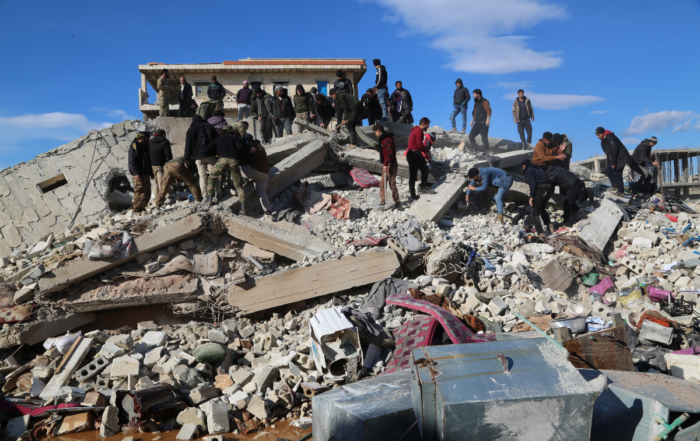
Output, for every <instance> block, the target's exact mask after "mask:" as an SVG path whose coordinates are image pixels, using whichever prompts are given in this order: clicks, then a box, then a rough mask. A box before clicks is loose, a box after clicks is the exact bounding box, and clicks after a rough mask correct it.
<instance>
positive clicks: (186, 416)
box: [176, 407, 207, 432]
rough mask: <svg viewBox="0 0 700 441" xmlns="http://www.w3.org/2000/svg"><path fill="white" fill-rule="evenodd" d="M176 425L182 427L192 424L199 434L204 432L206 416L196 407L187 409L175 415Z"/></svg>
mask: <svg viewBox="0 0 700 441" xmlns="http://www.w3.org/2000/svg"><path fill="white" fill-rule="evenodd" d="M176 420H177V423H178V424H180V425H182V426H184V425H185V424H194V425H195V426H197V427H198V428H199V430H200V432H206V430H207V422H206V415H204V412H202V411H201V410H200V409H198V408H196V407H188V408H187V409H185V410H183V411H182V412H180V413H179V414H178V415H177V419H176Z"/></svg>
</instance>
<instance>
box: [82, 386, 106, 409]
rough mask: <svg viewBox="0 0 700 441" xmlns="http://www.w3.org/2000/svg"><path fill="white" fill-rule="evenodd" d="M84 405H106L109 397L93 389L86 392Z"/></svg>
mask: <svg viewBox="0 0 700 441" xmlns="http://www.w3.org/2000/svg"><path fill="white" fill-rule="evenodd" d="M82 405H83V406H89V407H105V406H106V405H107V398H106V397H105V396H104V395H102V394H101V393H99V392H97V391H94V390H93V391H90V392H88V393H87V394H85V400H84V401H83V402H82Z"/></svg>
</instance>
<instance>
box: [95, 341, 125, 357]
mask: <svg viewBox="0 0 700 441" xmlns="http://www.w3.org/2000/svg"><path fill="white" fill-rule="evenodd" d="M129 338H131V337H129ZM125 353H126V350H124V348H120V347H119V346H117V345H115V344H114V343H111V342H107V343H105V344H104V345H103V346H102V349H100V352H99V353H98V354H97V356H98V357H99V356H102V357H105V358H106V359H107V360H111V359H113V358H114V357H118V356H120V355H123V354H125Z"/></svg>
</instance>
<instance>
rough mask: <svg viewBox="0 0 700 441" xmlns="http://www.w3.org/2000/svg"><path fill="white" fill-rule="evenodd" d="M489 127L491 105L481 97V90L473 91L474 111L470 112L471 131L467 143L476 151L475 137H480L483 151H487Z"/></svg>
mask: <svg viewBox="0 0 700 441" xmlns="http://www.w3.org/2000/svg"><path fill="white" fill-rule="evenodd" d="M490 125H491V103H489V100H487V99H486V98H484V97H483V95H482V93H481V89H474V110H472V122H471V127H472V130H471V131H470V132H469V143H470V144H471V146H472V149H474V151H476V150H477V149H476V135H481V143H482V144H484V151H485V152H486V151H488V150H489V126H490Z"/></svg>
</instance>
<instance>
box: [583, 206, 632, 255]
mask: <svg viewBox="0 0 700 441" xmlns="http://www.w3.org/2000/svg"><path fill="white" fill-rule="evenodd" d="M623 216H624V213H623V212H622V210H621V209H620V207H619V206H618V205H617V204H616V203H615V202H613V201H611V200H610V199H603V202H601V204H600V207H599V208H598V209H597V210H596V211H594V212H593V215H592V216H591V217H590V218H589V220H590V222H591V223H590V224H589V225H586V226H585V227H583V230H581V233H580V234H579V236H580V237H581V239H583V240H585V241H586V243H588V244H589V245H590V246H592V247H595V248H597V249H598V250H600V251H603V249H604V248H605V245H607V243H608V241H609V240H610V237H611V236H612V234H613V233H614V232H615V229H616V228H617V225H618V224H619V223H620V220H621V219H622V217H623Z"/></svg>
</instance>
